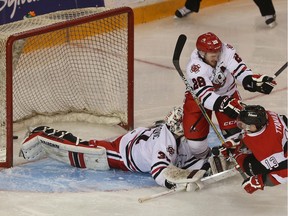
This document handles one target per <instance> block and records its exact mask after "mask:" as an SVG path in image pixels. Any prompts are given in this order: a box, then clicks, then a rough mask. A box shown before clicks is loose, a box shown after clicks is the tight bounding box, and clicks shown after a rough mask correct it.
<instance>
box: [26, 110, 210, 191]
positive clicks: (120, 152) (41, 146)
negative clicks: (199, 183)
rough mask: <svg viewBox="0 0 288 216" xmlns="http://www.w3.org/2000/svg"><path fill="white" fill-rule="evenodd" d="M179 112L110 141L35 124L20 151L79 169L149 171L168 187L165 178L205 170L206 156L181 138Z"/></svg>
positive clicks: (28, 156)
mask: <svg viewBox="0 0 288 216" xmlns="http://www.w3.org/2000/svg"><path fill="white" fill-rule="evenodd" d="M182 114H183V109H182V108H181V107H179V108H174V109H173V111H172V112H170V113H169V115H168V116H167V117H166V119H165V123H166V124H165V123H162V124H159V125H158V126H157V125H156V126H154V127H151V128H145V127H139V128H136V129H134V130H132V131H130V132H128V133H126V134H124V135H122V136H119V137H117V138H116V139H113V140H94V139H93V140H89V141H86V140H82V139H80V138H78V137H75V136H74V135H73V134H71V133H69V132H67V131H58V130H54V129H53V128H50V127H46V126H39V127H36V128H35V129H33V130H32V132H30V134H29V135H28V137H27V138H25V140H24V141H23V143H22V147H21V154H22V155H23V156H24V158H26V159H27V160H37V159H40V158H42V157H44V156H48V157H51V158H54V159H56V160H59V161H62V162H65V163H68V164H70V165H72V166H75V167H79V168H92V169H96V170H97V169H98V170H107V169H109V168H116V169H121V170H124V171H132V172H150V173H151V175H152V177H153V178H154V179H155V181H156V182H157V183H158V184H159V185H161V186H165V187H167V188H169V189H171V188H173V187H176V184H173V183H171V182H169V180H168V179H169V178H170V179H171V178H174V177H173V175H177V178H195V181H196V180H198V179H200V178H201V177H202V176H203V175H204V173H205V172H206V170H208V169H209V165H208V163H207V159H197V158H195V157H194V155H193V154H192V152H191V151H190V149H189V145H187V143H186V139H185V138H184V137H183V128H182ZM177 167H178V168H177ZM180 168H181V169H180ZM175 172H176V174H175ZM181 186H182V185H181Z"/></svg>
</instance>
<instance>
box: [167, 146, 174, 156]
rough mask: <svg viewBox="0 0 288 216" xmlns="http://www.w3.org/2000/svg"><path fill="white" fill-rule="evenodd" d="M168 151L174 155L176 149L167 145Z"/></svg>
mask: <svg viewBox="0 0 288 216" xmlns="http://www.w3.org/2000/svg"><path fill="white" fill-rule="evenodd" d="M167 152H168V153H169V155H170V156H171V155H173V154H174V153H175V149H174V148H173V147H172V146H168V147H167Z"/></svg>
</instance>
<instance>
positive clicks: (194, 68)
mask: <svg viewBox="0 0 288 216" xmlns="http://www.w3.org/2000/svg"><path fill="white" fill-rule="evenodd" d="M200 67H201V66H200V65H199V64H197V65H196V64H193V65H192V66H191V72H192V73H198V72H199V71H200Z"/></svg>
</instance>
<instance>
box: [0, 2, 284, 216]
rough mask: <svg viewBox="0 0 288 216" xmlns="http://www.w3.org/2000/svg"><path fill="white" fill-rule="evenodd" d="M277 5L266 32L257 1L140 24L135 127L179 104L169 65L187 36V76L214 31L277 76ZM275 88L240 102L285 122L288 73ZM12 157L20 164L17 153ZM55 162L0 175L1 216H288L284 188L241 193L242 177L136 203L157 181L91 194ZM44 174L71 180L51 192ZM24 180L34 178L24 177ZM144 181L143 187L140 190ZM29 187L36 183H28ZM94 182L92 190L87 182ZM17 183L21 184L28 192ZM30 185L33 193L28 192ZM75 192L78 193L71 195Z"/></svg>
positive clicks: (280, 55) (180, 86)
mask: <svg viewBox="0 0 288 216" xmlns="http://www.w3.org/2000/svg"><path fill="white" fill-rule="evenodd" d="M204 1H205V0H204ZM274 6H275V9H276V12H277V23H278V25H277V26H276V27H275V28H272V29H271V28H269V27H267V26H266V25H265V23H264V18H263V17H261V16H260V12H259V10H258V8H257V7H256V5H255V4H254V2H253V1H252V0H233V1H230V2H228V3H225V4H221V5H218V6H211V7H207V8H204V9H202V10H201V11H200V12H199V13H198V14H194V13H193V14H190V15H189V16H188V17H185V18H183V19H175V18H174V17H173V16H171V17H167V18H164V19H161V20H157V21H153V22H150V23H146V24H141V25H136V26H135V127H138V126H148V125H150V124H151V123H152V122H153V121H155V120H159V119H162V118H163V117H164V116H165V115H166V114H167V112H169V110H171V109H172V108H173V107H174V106H178V105H181V104H182V101H183V98H184V90H185V86H184V83H183V81H182V80H181V78H180V77H179V75H178V73H177V71H176V70H175V69H174V67H173V64H172V55H173V51H174V47H175V43H176V40H177V38H178V36H179V35H180V34H186V35H187V37H188V40H187V42H186V45H185V47H184V50H183V52H182V55H181V61H180V65H181V66H182V68H183V69H184V68H185V66H186V63H187V62H188V59H189V57H190V53H191V52H192V50H193V49H194V48H195V42H196V39H197V37H198V36H199V35H200V34H202V33H204V32H208V31H211V32H214V33H215V34H216V35H218V36H219V37H220V39H221V40H222V41H223V42H227V43H229V44H231V45H233V46H234V47H235V48H236V50H237V52H238V54H239V55H240V56H241V57H242V59H243V60H244V61H245V63H246V64H247V65H248V66H249V67H250V68H251V69H252V71H253V72H254V73H261V74H267V75H270V76H273V74H274V73H275V72H276V71H277V70H278V69H279V68H280V67H281V66H282V65H283V64H284V63H285V62H286V61H287V1H286V0H274ZM276 81H277V83H278V85H277V86H276V87H275V88H274V90H273V92H272V93H271V94H270V95H262V94H258V93H249V92H247V91H244V90H243V88H242V87H239V90H240V92H241V94H242V98H243V101H244V102H245V103H247V104H260V105H262V106H264V107H265V108H266V109H268V110H272V111H276V112H278V113H281V114H286V115H287V81H288V80H287V70H286V71H284V72H283V73H282V74H280V75H279V77H277V78H276ZM215 123H216V122H215ZM52 126H53V125H52ZM57 127H58V128H59V127H65V128H61V129H64V130H70V131H71V132H73V133H75V135H78V136H80V137H83V138H85V137H87V136H90V137H91V136H94V134H95V137H97V138H103V137H110V136H115V135H118V134H120V133H122V132H123V131H122V130H121V129H119V128H114V127H112V128H111V127H107V128H106V127H103V128H101V129H99V127H98V126H97V127H96V126H95V129H91V125H88V124H81V123H77V124H69V125H61V124H59V125H57ZM210 142H213V143H210V145H218V144H220V142H219V141H218V140H217V138H216V139H213V136H212V139H210ZM217 142H219V143H217ZM14 157H18V156H17V152H15V156H14ZM50 162H51V163H50V166H47V163H46V164H45V161H44V162H43V163H44V166H43V168H42V169H41V164H40V165H39V163H38V166H37V167H36V168H37V169H38V170H35V169H36V168H35V169H34V167H33V165H32V166H30V167H29V168H25V167H22V168H21V166H20V167H18V166H16V167H14V168H12V169H6V170H0V179H1V181H0V186H1V184H2V186H3V185H4V184H7V186H5V188H3V187H0V215H1V216H14V215H15V216H18V215H19V216H26V215H27V216H28V215H29V216H48V215H49V216H62V215H69V216H72V215H83V216H90V215H91V216H92V215H93V216H95V215H97V216H112V215H115V216H122V215H123V216H124V215H125V216H130V215H131V216H132V215H133V216H134V215H137V216H144V215H145V216H163V215H165V216H175V215H178V216H186V215H187V216H188V215H189V216H192V215H193V216H198V215H199V216H212V215H213V216H218V215H219V216H220V215H221V216H226V215H231V216H244V215H245V216H250V215H253V216H258V215H259V216H271V215H273V216H286V215H287V184H285V185H280V186H277V187H273V188H269V187H265V190H264V191H257V192H255V193H254V194H252V195H250V194H247V193H246V192H244V191H243V189H242V188H241V183H242V178H241V176H240V175H239V176H238V175H237V176H234V177H232V178H229V179H227V180H224V181H221V182H218V183H215V184H211V185H209V186H207V187H206V188H204V189H203V190H200V191H196V192H178V193H175V194H170V195H167V196H163V197H159V198H157V199H153V200H150V201H147V202H144V203H138V198H140V197H145V196H150V195H153V194H156V193H159V192H163V191H165V190H166V189H165V188H161V187H158V186H157V185H155V184H154V183H153V181H149V180H148V181H147V178H149V176H144V177H143V176H138V177H139V179H138V178H137V175H136V177H134V178H133V177H131V175H129V179H130V180H129V181H131V185H132V186H131V185H129V183H128V184H127V182H126V183H125V182H124V181H120V182H122V183H119V185H117V184H118V183H117V184H114V185H113V182H112V181H111V178H110V177H109V176H108V177H107V179H108V178H110V180H109V184H112V186H111V185H110V186H111V187H110V188H109V187H108V186H107V185H106V186H105V178H106V177H105V176H104V177H103V179H102V180H101V182H100V183H101V184H102V185H101V184H100V185H99V184H97V185H96V183H97V182H96V183H95V187H93V184H94V182H95V180H94V179H92V178H93V174H91V171H87V173H88V174H85V170H84V171H81V172H79V171H75V169H76V168H72V167H71V168H70V167H69V168H67V167H63V166H62V165H59V164H58V163H54V162H53V161H52V160H51V161H50ZM36 164H37V163H36ZM39 167H40V169H39ZM47 167H48V168H49V169H54V170H55V169H56V170H57V168H58V171H59V172H58V173H54V176H52V178H57V176H58V177H59V176H62V179H63V176H64V177H65V174H67V170H68V169H69V170H71V174H70V175H67V176H68V177H67V179H65V181H63V182H61V185H53V184H54V183H55V181H53V179H52V178H49V177H47V179H46V180H45V179H43V178H40V177H39V176H41V175H44V174H43V173H47V172H49V170H47V169H45V168H47ZM62 169H63V170H62ZM15 170H16V171H19V172H15ZM61 172H62V173H61ZM4 174H5V176H4ZM3 176H4V177H3ZM21 176H24V177H25V178H22V181H23V182H22V183H23V184H22V183H21V180H20V181H13V179H17V178H20V177H21ZM27 176H29V177H30V178H26V177H27ZM91 176H92V177H91ZM44 177H45V175H44ZM71 177H72V178H71ZM116 177H117V176H116ZM89 178H90V179H89ZM119 178H123V176H120V177H119ZM119 178H118V179H117V180H119ZM142 178H144V180H143V181H145V183H142ZM20 179H21V178H20ZM35 179H36V181H37V179H38V181H42V183H43V181H44V182H45V187H44V186H43V185H42V186H41V187H39V188H37V184H38V183H40V182H38V183H37V182H35ZM112 180H113V179H112ZM124 180H125V179H124ZM28 181H31V183H32V184H28V183H29V182H28ZM89 181H90V182H92V183H93V184H88V183H87V184H86V183H85V182H89ZM138 181H139V183H138ZM27 182H28V183H27ZM107 182H108V181H107ZM58 183H59V182H58ZM16 184H18V185H16ZM19 184H20V185H21V184H22V186H23V185H24V188H23V187H20V186H19ZM25 185H28V186H27V187H26V188H25ZM87 185H88V186H87ZM104 186H105V187H104ZM15 188H16V189H15ZM33 188H34V190H33ZM45 188H50V190H49V189H47V190H45ZM51 188H54V190H51ZM55 188H56V189H55ZM70 188H72V189H73V190H69V189H70Z"/></svg>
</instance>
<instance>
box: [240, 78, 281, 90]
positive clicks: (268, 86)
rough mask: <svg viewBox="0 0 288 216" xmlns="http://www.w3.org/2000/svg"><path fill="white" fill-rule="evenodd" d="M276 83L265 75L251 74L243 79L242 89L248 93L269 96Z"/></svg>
mask: <svg viewBox="0 0 288 216" xmlns="http://www.w3.org/2000/svg"><path fill="white" fill-rule="evenodd" d="M276 84H277V83H276V82H275V81H274V80H273V77H269V76H267V75H260V74H253V75H248V76H246V77H245V78H244V79H243V87H244V89H245V90H248V91H250V92H256V91H257V92H261V93H263V94H270V92H271V91H272V89H273V88H274V86H275V85H276Z"/></svg>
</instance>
